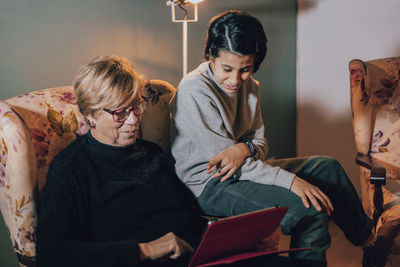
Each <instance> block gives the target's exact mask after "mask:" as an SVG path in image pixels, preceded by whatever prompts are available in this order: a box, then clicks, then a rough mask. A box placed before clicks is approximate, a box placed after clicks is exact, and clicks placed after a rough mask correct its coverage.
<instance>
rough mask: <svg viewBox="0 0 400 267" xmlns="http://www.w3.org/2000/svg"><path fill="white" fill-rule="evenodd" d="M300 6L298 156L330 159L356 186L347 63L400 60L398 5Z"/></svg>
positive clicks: (351, 0)
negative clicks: (332, 159) (355, 59)
mask: <svg viewBox="0 0 400 267" xmlns="http://www.w3.org/2000/svg"><path fill="white" fill-rule="evenodd" d="M298 2H299V9H298V18H297V19H298V21H297V29H298V30H297V119H298V121H297V122H298V123H297V151H298V154H299V155H310V154H327V155H331V156H334V157H335V158H337V159H338V160H339V161H340V162H341V163H342V164H343V166H344V168H345V170H346V171H347V172H348V174H349V175H350V176H351V178H352V180H353V182H354V183H355V184H356V185H358V184H359V182H358V167H357V166H356V165H355V163H354V157H355V153H356V150H355V145H354V138H353V132H352V124H351V123H352V122H351V110H350V93H349V88H350V85H349V78H348V77H349V73H348V62H349V61H350V60H351V59H354V58H359V59H362V60H370V59H375V58H383V57H390V56H400V30H399V27H398V25H399V18H400V1H398V0H299V1H298Z"/></svg>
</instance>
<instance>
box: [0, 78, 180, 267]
mask: <svg viewBox="0 0 400 267" xmlns="http://www.w3.org/2000/svg"><path fill="white" fill-rule="evenodd" d="M175 91H176V89H175V88H174V87H173V86H172V85H170V84H169V83H167V82H164V81H160V80H150V81H148V83H147V84H146V88H145V92H146V95H147V97H148V98H149V104H148V106H147V109H146V111H145V114H144V115H143V120H142V123H141V127H140V131H141V132H140V136H141V137H142V138H143V139H146V140H149V141H153V142H156V143H158V144H159V145H160V146H161V147H162V148H163V150H164V151H165V152H166V153H169V151H170V149H169V106H168V105H169V101H170V99H171V98H172V96H173V95H174V94H175ZM88 130H89V126H88V124H86V122H85V120H84V117H83V115H82V114H81V113H80V112H79V109H78V106H77V104H76V96H75V94H74V90H73V88H72V87H70V86H67V87H57V88H51V89H44V90H39V91H34V92H31V93H27V94H25V95H21V96H17V97H14V98H11V99H8V100H6V101H0V210H1V213H2V215H3V219H4V221H5V224H6V226H7V231H8V233H9V236H10V239H11V242H12V245H13V248H14V251H15V253H16V254H17V257H18V261H19V264H20V266H35V240H36V236H35V228H36V213H35V199H36V198H37V197H38V194H39V192H40V190H41V189H42V188H43V186H44V184H45V183H46V175H47V171H48V168H49V164H50V162H51V161H52V160H53V158H54V156H55V155H56V154H57V153H58V152H60V151H61V150H62V149H63V148H65V147H66V146H67V145H68V144H69V143H70V142H72V141H73V140H74V139H75V138H76V137H77V136H78V135H82V134H84V133H86V132H87V131H88Z"/></svg>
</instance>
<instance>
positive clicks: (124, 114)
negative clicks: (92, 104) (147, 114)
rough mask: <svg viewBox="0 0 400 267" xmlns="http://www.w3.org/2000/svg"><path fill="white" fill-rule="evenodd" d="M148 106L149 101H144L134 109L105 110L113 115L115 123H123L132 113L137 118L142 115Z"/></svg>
mask: <svg viewBox="0 0 400 267" xmlns="http://www.w3.org/2000/svg"><path fill="white" fill-rule="evenodd" d="M146 106H147V101H143V102H141V103H139V104H138V105H136V106H134V107H132V108H119V109H114V110H111V109H106V108H103V110H104V111H105V112H108V113H110V114H111V115H113V120H114V121H115V122H123V121H126V120H127V119H128V117H129V114H131V111H133V114H135V115H136V116H140V115H142V114H143V113H144V111H145V109H146Z"/></svg>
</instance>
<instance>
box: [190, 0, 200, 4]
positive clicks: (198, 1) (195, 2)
mask: <svg viewBox="0 0 400 267" xmlns="http://www.w3.org/2000/svg"><path fill="white" fill-rule="evenodd" d="M187 1H188V2H190V3H192V4H198V3H200V2H203V1H204V0H187Z"/></svg>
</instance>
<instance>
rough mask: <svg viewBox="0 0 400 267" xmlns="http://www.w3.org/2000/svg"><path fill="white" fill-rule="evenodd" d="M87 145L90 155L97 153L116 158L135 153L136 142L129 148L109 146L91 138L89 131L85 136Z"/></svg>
mask: <svg viewBox="0 0 400 267" xmlns="http://www.w3.org/2000/svg"><path fill="white" fill-rule="evenodd" d="M86 136H87V138H86V139H87V144H88V147H89V149H90V150H91V152H92V153H99V154H101V155H102V156H106V157H116V156H124V155H128V154H131V153H132V152H134V151H135V148H136V142H135V143H133V144H132V145H129V146H123V147H120V146H110V145H107V144H104V143H102V142H100V141H98V140H97V139H96V138H94V137H93V135H92V133H91V132H90V131H89V132H88V133H87V134H86Z"/></svg>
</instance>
